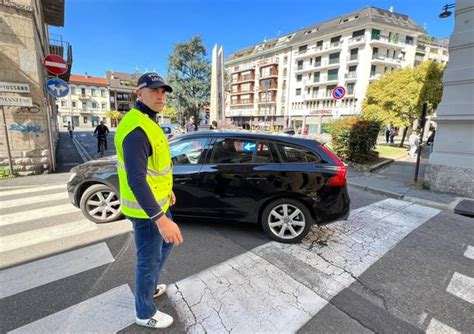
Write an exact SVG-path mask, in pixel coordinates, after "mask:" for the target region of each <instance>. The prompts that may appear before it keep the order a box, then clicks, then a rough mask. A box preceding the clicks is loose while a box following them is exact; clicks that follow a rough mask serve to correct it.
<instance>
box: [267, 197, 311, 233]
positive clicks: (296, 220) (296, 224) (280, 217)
mask: <svg viewBox="0 0 474 334" xmlns="http://www.w3.org/2000/svg"><path fill="white" fill-rule="evenodd" d="M268 226H269V227H270V230H271V232H272V233H273V234H274V235H276V236H277V237H279V238H282V239H294V238H296V237H298V236H300V235H301V233H303V231H304V228H305V226H306V220H305V216H304V214H303V212H302V211H301V210H300V209H299V208H298V207H297V206H295V205H292V204H280V205H277V206H276V207H274V208H273V209H272V211H270V214H269V215H268Z"/></svg>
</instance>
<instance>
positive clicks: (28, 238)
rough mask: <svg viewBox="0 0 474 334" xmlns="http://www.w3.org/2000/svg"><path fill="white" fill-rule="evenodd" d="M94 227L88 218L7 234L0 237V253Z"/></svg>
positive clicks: (65, 236)
mask: <svg viewBox="0 0 474 334" xmlns="http://www.w3.org/2000/svg"><path fill="white" fill-rule="evenodd" d="M96 229H97V226H96V224H94V223H91V222H90V221H88V220H82V221H78V222H74V223H67V224H61V225H56V226H51V227H45V228H41V229H38V230H32V231H28V232H23V233H17V234H13V235H8V236H6V237H0V253H3V252H7V251H11V250H14V249H18V248H23V247H27V246H32V245H36V244H40V243H43V242H47V241H53V240H58V239H62V238H67V237H69V236H72V235H76V234H81V233H85V232H90V231H94V230H96Z"/></svg>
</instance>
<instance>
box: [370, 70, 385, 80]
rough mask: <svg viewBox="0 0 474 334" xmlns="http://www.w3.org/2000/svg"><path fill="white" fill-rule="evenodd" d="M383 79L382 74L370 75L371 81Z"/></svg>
mask: <svg viewBox="0 0 474 334" xmlns="http://www.w3.org/2000/svg"><path fill="white" fill-rule="evenodd" d="M381 77H382V73H374V72H372V73H370V76H369V80H378V79H380V78H381Z"/></svg>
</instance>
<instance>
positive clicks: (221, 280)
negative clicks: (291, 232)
mask: <svg viewBox="0 0 474 334" xmlns="http://www.w3.org/2000/svg"><path fill="white" fill-rule="evenodd" d="M439 212H440V211H439V210H436V209H432V208H427V207H423V206H420V205H416V204H411V203H408V202H403V201H399V200H394V199H387V200H384V201H381V202H377V203H374V204H372V205H369V206H366V207H363V208H360V209H357V210H354V211H353V212H352V213H351V215H350V217H349V219H348V221H342V222H337V223H334V224H331V225H328V226H326V227H323V228H318V227H314V228H313V229H312V231H311V232H310V234H309V235H308V237H307V238H305V240H304V242H303V243H302V244H296V245H294V244H293V245H289V244H281V243H276V242H271V243H268V244H265V245H263V246H260V247H257V248H255V249H253V250H252V251H250V252H247V253H244V254H242V255H240V256H238V257H235V258H233V259H230V260H228V261H226V262H223V263H221V264H219V265H217V266H214V267H212V268H210V269H207V270H205V271H203V272H201V273H199V274H196V275H193V276H191V277H188V278H185V279H183V280H181V281H179V282H176V283H175V284H174V285H172V286H170V287H169V289H168V295H169V298H170V300H171V301H172V302H173V303H174V305H175V307H176V310H177V312H178V314H179V317H180V319H182V321H183V322H184V325H185V327H186V331H187V332H188V333H201V332H208V333H221V332H227V331H230V330H232V332H236V333H249V332H274V333H276V332H285V333H289V332H296V331H297V330H298V329H299V328H300V327H301V326H302V325H304V324H305V323H306V322H307V321H309V320H310V319H311V318H312V317H313V316H315V315H316V314H317V313H318V312H319V310H321V309H322V308H323V307H324V306H325V305H326V304H327V303H328V302H329V301H330V299H331V298H332V297H334V296H335V295H337V294H338V293H339V292H340V291H342V289H344V288H345V287H347V286H349V285H350V284H351V283H353V282H354V281H355V279H356V278H357V277H358V276H359V275H361V274H362V273H363V272H364V271H365V270H367V269H368V268H369V267H370V266H371V265H372V264H374V263H375V262H376V261H377V260H379V259H380V258H381V257H382V256H383V255H384V254H385V253H386V252H388V251H389V250H390V249H392V248H393V247H395V246H396V245H397V244H398V243H399V242H400V241H401V240H402V239H403V238H405V237H406V236H407V235H408V234H409V233H410V232H412V231H413V230H414V229H415V228H417V227H419V226H420V225H422V224H423V223H425V222H426V221H428V220H429V219H431V218H432V217H434V216H435V215H437V214H438V213H439ZM300 266H305V267H309V268H310V269H309V270H307V271H306V273H305V274H303V275H302V272H301V271H299V267H300Z"/></svg>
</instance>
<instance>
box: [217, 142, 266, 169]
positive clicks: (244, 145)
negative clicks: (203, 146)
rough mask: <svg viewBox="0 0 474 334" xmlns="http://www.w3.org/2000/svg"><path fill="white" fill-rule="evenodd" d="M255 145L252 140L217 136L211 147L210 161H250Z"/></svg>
mask: <svg viewBox="0 0 474 334" xmlns="http://www.w3.org/2000/svg"><path fill="white" fill-rule="evenodd" d="M256 146H257V145H256V143H255V141H252V140H245V139H232V138H218V139H217V140H216V142H215V143H214V147H213V149H212V154H211V160H210V163H214V164H238V163H251V162H252V157H253V152H254V151H255V148H256Z"/></svg>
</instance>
